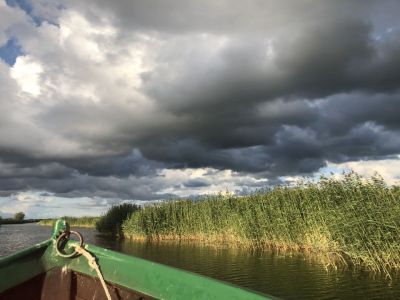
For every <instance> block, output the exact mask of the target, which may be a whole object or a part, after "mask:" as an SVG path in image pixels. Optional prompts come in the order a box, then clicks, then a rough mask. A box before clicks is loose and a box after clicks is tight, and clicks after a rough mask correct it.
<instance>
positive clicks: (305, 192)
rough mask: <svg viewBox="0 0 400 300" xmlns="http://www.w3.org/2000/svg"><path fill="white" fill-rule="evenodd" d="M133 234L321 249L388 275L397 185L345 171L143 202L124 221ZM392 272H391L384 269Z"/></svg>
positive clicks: (398, 244)
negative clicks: (294, 182) (339, 175)
mask: <svg viewBox="0 0 400 300" xmlns="http://www.w3.org/2000/svg"><path fill="white" fill-rule="evenodd" d="M123 231H124V234H125V235H126V236H129V237H131V238H145V239H150V240H160V239H179V240H196V241H204V242H213V243H229V244H231V245H243V246H247V247H257V248H270V247H272V248H275V249H276V248H278V249H284V250H295V251H311V252H314V253H321V254H324V255H325V256H326V257H327V258H329V259H330V263H331V264H332V265H334V266H336V265H337V262H338V261H339V260H340V261H342V262H344V263H345V264H348V265H353V266H363V267H364V268H366V269H369V270H373V271H382V272H385V273H386V274H387V275H389V274H390V273H389V272H390V271H391V270H393V269H396V270H400V187H398V186H392V187H389V186H387V185H386V184H385V183H384V182H383V180H382V179H381V178H379V177H375V178H372V179H370V180H366V179H363V178H361V177H360V176H358V175H356V174H354V173H351V174H348V175H346V176H345V178H344V179H327V178H322V179H321V180H320V182H318V183H307V184H300V185H298V186H295V187H276V188H274V189H272V190H268V191H264V192H259V193H256V194H253V195H250V196H246V197H233V196H224V195H219V196H214V197H208V198H207V199H204V200H201V201H190V200H184V201H170V202H166V203H164V204H161V205H154V206H149V207H145V208H143V209H141V210H139V211H137V212H135V213H133V214H132V215H131V217H130V218H129V219H127V220H126V221H125V222H124V224H123ZM389 276H390V275H389Z"/></svg>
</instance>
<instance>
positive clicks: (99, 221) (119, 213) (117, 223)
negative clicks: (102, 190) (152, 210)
mask: <svg viewBox="0 0 400 300" xmlns="http://www.w3.org/2000/svg"><path fill="white" fill-rule="evenodd" d="M138 209H139V206H137V205H133V204H127V203H124V204H121V205H115V206H112V207H111V208H110V209H109V210H108V211H107V212H106V213H105V214H104V215H103V216H101V217H87V216H86V217H68V216H64V217H61V219H64V220H65V221H67V222H68V223H69V225H70V226H72V227H73V226H76V227H89V228H96V229H97V230H98V231H99V232H101V233H107V234H112V235H118V236H122V229H121V225H122V223H123V221H124V220H126V219H127V218H128V217H130V215H131V214H132V212H134V211H136V210H138ZM56 221H57V219H44V220H41V221H40V222H39V225H47V226H54V224H55V222H56Z"/></svg>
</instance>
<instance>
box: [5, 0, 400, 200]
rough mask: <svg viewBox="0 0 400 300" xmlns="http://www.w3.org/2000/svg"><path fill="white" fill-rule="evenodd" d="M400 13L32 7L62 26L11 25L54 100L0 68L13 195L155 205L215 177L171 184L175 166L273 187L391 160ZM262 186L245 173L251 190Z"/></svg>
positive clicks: (331, 8)
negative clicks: (329, 169) (332, 167)
mask: <svg viewBox="0 0 400 300" xmlns="http://www.w3.org/2000/svg"><path fill="white" fill-rule="evenodd" d="M399 8H400V5H399V3H398V2H397V1H385V2H379V4H377V2H376V1H364V2H363V3H362V4H361V3H360V2H359V1H319V2H318V3H313V5H310V4H309V2H308V1H289V2H285V3H281V2H280V1H246V2H245V3H244V2H240V3H239V2H237V3H236V2H234V1H205V2H204V1H203V2H199V1H169V2H168V4H167V3H163V2H159V1H118V2H112V3H111V2H109V1H96V2H93V3H86V2H82V1H69V2H68V3H67V4H66V7H65V8H64V9H63V10H62V12H59V11H57V10H56V9H55V8H54V7H52V9H51V11H46V9H45V6H43V5H34V6H32V9H33V10H34V11H35V14H36V15H38V17H39V16H40V14H41V13H42V14H44V15H47V16H48V17H45V16H43V19H46V18H51V19H52V22H53V23H54V24H57V26H53V25H51V24H49V23H46V22H43V24H42V25H41V26H40V27H37V26H36V25H35V24H30V23H29V22H25V23H23V25H18V26H17V25H13V26H11V25H10V26H9V28H10V29H9V28H8V27H7V30H8V31H7V34H8V35H10V34H11V33H9V32H12V33H13V34H14V35H16V36H17V37H16V38H18V41H19V42H20V44H21V47H22V50H23V51H24V53H27V55H28V56H29V55H31V56H29V57H25V59H26V61H22V63H24V64H25V65H23V66H25V67H26V68H28V66H31V67H32V65H29V63H31V61H30V60H29V59H31V60H32V61H35V62H37V63H38V64H39V65H40V66H41V69H40V70H41V71H40V72H39V73H38V75H37V78H36V79H35V80H37V81H38V83H40V89H41V93H40V96H34V97H33V96H30V95H29V91H28V92H26V90H25V91H21V86H20V85H21V82H18V79H15V78H17V77H18V76H17V75H18V74H17V73H15V72H17V71H16V70H18V69H17V67H18V63H20V64H21V61H19V62H18V59H17V62H16V67H14V68H13V69H12V70H11V69H10V68H9V67H8V66H7V65H6V64H4V63H2V62H0V81H1V85H0V90H1V93H2V95H4V96H2V97H1V98H0V104H1V108H2V110H3V112H4V116H3V117H2V119H0V159H1V164H0V166H1V170H0V190H1V195H10V194H13V193H17V192H18V191H21V190H37V191H41V192H43V191H47V192H50V193H54V194H56V195H59V196H65V197H79V196H89V197H99V198H110V199H114V198H115V199H116V198H121V199H144V200H146V199H148V200H154V199H159V198H168V197H170V196H173V193H171V192H166V191H165V190H167V189H168V187H171V186H181V187H183V188H189V189H190V188H198V187H207V186H210V182H211V181H209V180H207V179H204V178H203V179H201V178H196V179H188V180H183V181H182V183H172V182H169V181H165V178H164V179H163V177H162V175H160V174H161V171H162V170H165V169H184V168H208V167H210V168H214V169H217V170H227V169H229V170H233V171H235V172H238V174H241V175H243V176H252V178H261V177H266V178H268V179H269V180H270V183H274V182H278V181H279V177H280V176H285V175H307V174H311V173H313V172H315V171H317V170H318V169H320V168H321V167H324V166H325V165H326V162H327V161H331V162H336V163H340V162H347V161H357V160H368V159H385V158H389V157H393V156H395V155H397V154H398V153H400V137H399V136H400V135H399V130H400V121H399V120H400V119H399V118H398V115H399V114H400V105H399V104H400V77H399V76H398V74H400V58H399V55H398V54H399V53H400V38H399V37H400V21H399V18H398V11H400V10H399ZM50 16H51V17H50ZM55 19H57V20H55ZM10 22H11V21H10ZM27 24H28V25H27ZM29 24H30V25H29ZM29 26H30V27H29ZM63 26H64V27H65V28H67V29H68V30H70V31H71V32H73V33H74V34H69V33H68V32H69V31H68V30H64V31H62V32H60V31H61V29H63V28H64V27H63ZM74 26H75V27H74ZM3 27H4V26H3ZM77 28H79V30H77ZM74 30H75V31H74ZM74 36H78V38H77V39H76V40H75V39H74ZM60 41H62V42H60ZM28 58H29V59H28ZM13 72H14V73H13ZM10 74H11V75H10ZM13 74H14V75H13ZM15 74H17V75H15ZM29 80H31V79H29ZM28 89H29V87H28ZM205 176H206V177H207V176H213V175H207V174H206V175H205ZM257 184H259V183H251V182H248V181H246V182H245V183H243V184H242V186H243V187H244V189H243V190H245V189H246V187H251V188H253V187H254V186H257ZM253 185H254V186H253Z"/></svg>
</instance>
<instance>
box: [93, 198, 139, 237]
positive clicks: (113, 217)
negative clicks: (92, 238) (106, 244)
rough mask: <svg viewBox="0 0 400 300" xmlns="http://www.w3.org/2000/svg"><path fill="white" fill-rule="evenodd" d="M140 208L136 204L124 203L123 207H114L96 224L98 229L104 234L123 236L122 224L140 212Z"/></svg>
mask: <svg viewBox="0 0 400 300" xmlns="http://www.w3.org/2000/svg"><path fill="white" fill-rule="evenodd" d="M139 208H140V207H139V206H137V205H134V204H128V203H124V204H121V205H116V206H112V207H111V208H110V209H109V210H108V211H107V213H106V214H105V215H104V216H102V217H101V218H100V220H99V221H98V222H97V224H96V229H97V230H98V231H99V232H102V233H108V234H112V235H118V236H121V237H122V236H123V234H122V227H121V226H122V223H123V222H124V220H126V219H127V218H128V217H130V215H131V214H132V213H133V212H134V211H137V210H139Z"/></svg>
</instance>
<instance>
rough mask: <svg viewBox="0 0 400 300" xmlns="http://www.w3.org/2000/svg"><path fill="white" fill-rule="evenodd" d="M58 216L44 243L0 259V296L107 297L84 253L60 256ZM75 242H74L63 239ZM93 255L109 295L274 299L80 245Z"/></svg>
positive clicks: (63, 226) (64, 227)
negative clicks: (71, 256)
mask: <svg viewBox="0 0 400 300" xmlns="http://www.w3.org/2000/svg"><path fill="white" fill-rule="evenodd" d="M65 230H68V225H67V224H66V223H65V222H64V221H58V222H57V224H56V226H55V229H54V232H53V235H52V237H51V238H50V239H49V240H47V241H44V242H43V243H40V244H37V245H34V246H32V247H30V248H27V249H24V250H22V251H19V252H16V253H14V254H12V255H9V256H6V257H3V258H0V299H1V300H2V299H4V300H5V299H7V300H12V299H41V300H42V299H106V295H105V293H104V290H103V288H102V287H101V285H100V281H99V279H98V277H97V274H96V272H95V271H94V270H93V269H92V268H91V267H90V266H89V265H88V261H87V260H86V258H85V257H83V256H82V255H81V256H77V257H73V258H65V257H61V256H59V255H58V254H57V251H56V238H57V237H58V236H59V235H60V233H61V232H63V231H65ZM68 243H70V244H74V243H76V242H74V241H68ZM84 248H85V249H86V250H87V251H88V252H90V253H91V254H92V255H93V256H95V257H96V261H97V264H98V265H99V266H100V269H101V272H102V274H103V275H104V278H105V280H106V282H107V287H108V290H109V291H110V294H111V297H112V299H185V300H186V299H273V297H270V296H265V295H262V294H258V293H255V292H252V291H248V290H245V289H242V288H239V287H236V286H233V285H229V284H226V283H223V282H220V281H217V280H214V279H211V278H207V277H204V276H200V275H196V274H193V273H190V272H185V271H182V270H178V269H175V268H171V267H167V266H164V265H161V264H157V263H153V262H150V261H147V260H144V259H140V258H137V257H133V256H128V255H124V254H121V253H117V252H114V251H111V250H108V249H104V248H100V247H96V246H93V245H85V246H84Z"/></svg>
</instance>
